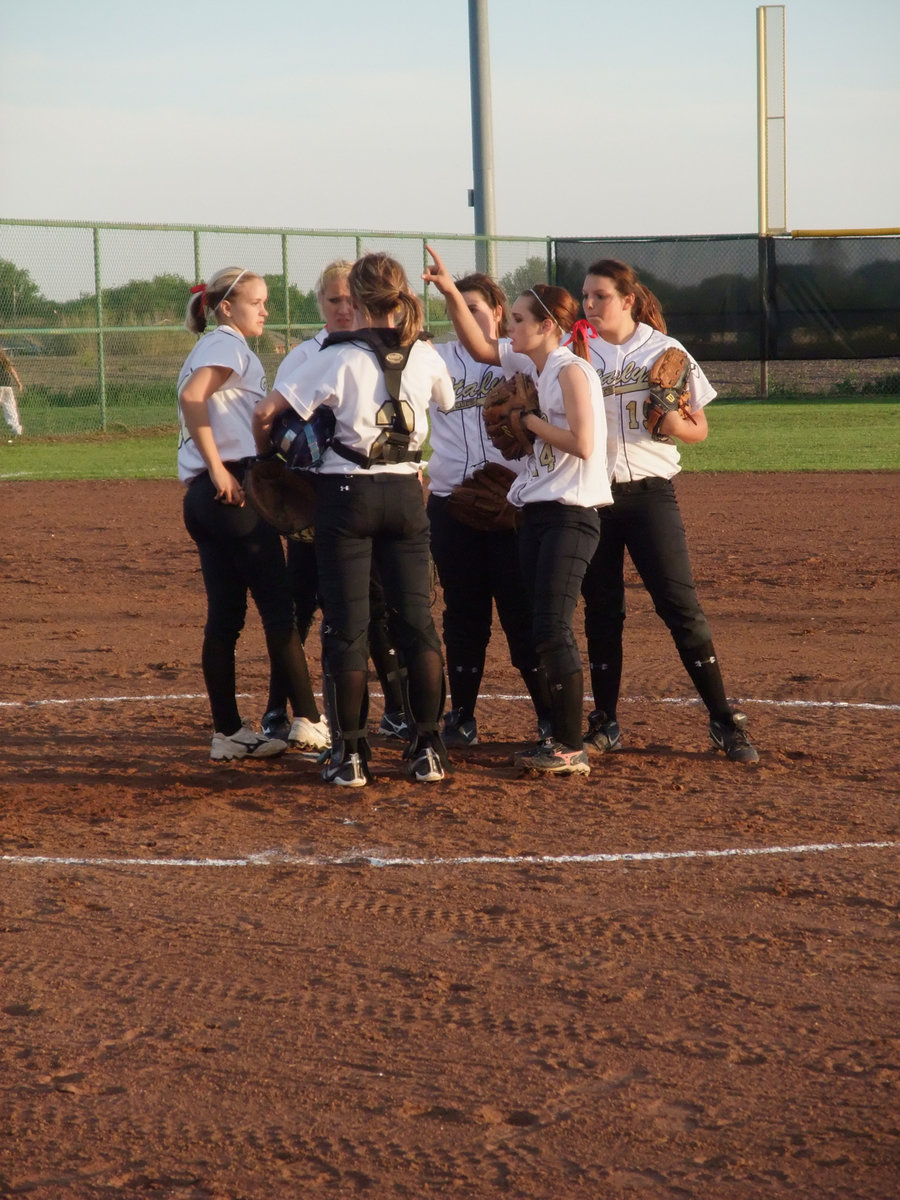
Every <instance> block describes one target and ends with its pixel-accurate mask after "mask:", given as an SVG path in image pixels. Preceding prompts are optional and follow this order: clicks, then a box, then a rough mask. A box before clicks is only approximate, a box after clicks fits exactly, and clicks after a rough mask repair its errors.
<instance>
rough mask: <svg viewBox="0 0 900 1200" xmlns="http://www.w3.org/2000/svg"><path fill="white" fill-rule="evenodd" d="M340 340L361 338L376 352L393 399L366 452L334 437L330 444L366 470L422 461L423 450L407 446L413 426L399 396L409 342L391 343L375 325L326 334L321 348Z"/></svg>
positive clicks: (359, 339)
mask: <svg viewBox="0 0 900 1200" xmlns="http://www.w3.org/2000/svg"><path fill="white" fill-rule="evenodd" d="M343 342H356V343H357V344H358V343H360V342H363V343H364V344H365V345H367V346H368V347H369V348H370V349H371V350H373V351H374V352H375V357H376V358H377V359H378V365H379V366H380V367H381V370H382V372H383V373H384V382H385V386H386V387H387V390H388V395H389V396H390V398H391V400H392V401H393V405H392V408H393V415H392V417H391V423H390V425H389V426H388V427H387V428H386V429H385V430H384V431H383V432H382V433H380V434H379V435H378V437H377V438H376V439H375V441H374V443H373V444H372V449H371V450H370V451H369V453H368V455H365V454H360V453H359V452H358V451H356V450H352V449H351V448H350V447H349V446H345V445H344V444H343V443H342V442H340V441H339V440H338V439H337V438H333V439H332V442H331V445H332V448H333V449H334V450H335V451H337V453H338V454H340V455H341V457H342V458H346V459H348V460H349V461H350V462H352V463H356V465H357V466H359V467H363V468H365V469H366V470H368V469H369V467H371V466H373V465H374V464H375V463H404V462H421V459H422V451H421V450H416V451H412V450H410V448H409V435H410V434H411V433H412V429H411V427H410V425H409V422H408V420H407V417H406V412H405V410H404V405H403V404H402V403H401V400H400V380H401V378H402V376H403V370H404V368H405V366H406V364H407V362H408V361H409V354H410V351H411V350H412V344H410V345H409V346H401V345H400V344H399V342H397V343H395V344H393V345H391V344H390V343H389V342H388V341H387V340H385V338H383V337H382V335H381V333H380V332H379V331H378V330H377V329H356V330H347V331H342V332H340V333H332V334H329V336H328V337H327V338H326V339H325V341H324V342H323V343H322V349H323V350H324V349H325V347H326V346H336V345H340V344H341V343H343Z"/></svg>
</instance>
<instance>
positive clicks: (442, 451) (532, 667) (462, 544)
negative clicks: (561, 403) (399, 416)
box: [428, 272, 550, 746]
mask: <svg viewBox="0 0 900 1200" xmlns="http://www.w3.org/2000/svg"><path fill="white" fill-rule="evenodd" d="M456 286H457V288H458V289H459V291H460V292H461V293H462V297H463V300H464V301H465V304H466V307H467V308H468V310H469V312H470V313H471V314H472V316H473V317H474V319H475V320H476V321H477V323H478V324H479V325H480V327H481V329H482V331H483V333H484V334H485V336H486V337H489V338H494V339H496V338H503V339H506V322H507V314H506V296H505V295H504V294H503V291H502V289H501V288H500V287H499V286H498V284H497V283H495V282H494V280H493V279H491V278H490V276H488V275H484V274H482V273H481V272H475V273H473V274H471V275H466V276H465V277H464V278H462V279H458V280H457V281H456ZM435 350H437V352H438V354H439V355H440V356H441V358H442V359H443V360H444V362H445V363H446V364H447V370H448V371H449V372H450V378H451V379H452V380H453V390H454V392H455V395H456V403H455V404H454V406H453V408H452V409H451V410H450V412H448V413H442V412H440V411H439V410H435V411H434V412H433V413H432V416H431V458H430V459H429V460H428V485H429V486H428V518H429V520H430V522H431V553H432V556H433V558H434V562H435V566H436V567H437V570H438V575H439V577H440V581H441V589H442V591H443V599H444V614H443V632H444V650H445V652H446V655H447V678H448V680H449V685H450V711H449V712H448V713H447V714H446V715H445V717H444V742H445V743H446V745H447V746H472V745H475V744H476V743H477V741H478V727H477V724H476V721H475V705H476V702H477V699H478V689H479V686H480V684H481V678H482V675H483V674H484V665H485V659H486V656H487V646H488V642H489V641H490V637H491V619H492V615H493V607H494V604H496V606H497V616H498V617H499V619H500V624H501V626H502V628H503V632H504V634H505V635H506V641H507V644H508V645H509V652H510V658H511V659H512V663H513V666H515V667H516V668H517V669H518V670H519V672H520V673H521V675H522V679H523V680H524V682H525V686H526V687H527V688H528V691H529V693H530V694H531V698H532V701H533V703H534V707H535V712H536V714H537V719H538V729H539V731H544V730H545V731H547V732H549V726H550V707H549V695H548V692H547V681H546V676H545V675H544V673H543V672H542V671H541V670H540V669H539V667H538V662H537V655H536V653H535V650H534V643H533V641H532V638H531V607H530V605H529V603H528V598H527V595H526V593H525V589H524V587H523V586H522V575H521V571H520V569H519V544H518V541H519V540H518V535H517V533H516V531H515V530H514V529H497V530H475V529H471V528H470V527H469V526H468V525H465V524H463V523H462V522H461V521H458V520H457V519H456V518H455V517H454V516H453V514H452V511H451V508H450V505H449V499H450V496H451V494H452V492H453V489H454V488H455V487H457V486H458V485H459V484H461V483H462V482H463V481H464V480H465V479H466V478H467V477H469V476H470V475H471V474H472V473H473V472H474V471H476V470H477V469H478V468H479V467H482V466H483V465H484V464H485V463H486V462H495V463H499V464H500V465H502V466H504V467H509V466H511V465H515V464H510V463H508V462H507V461H506V459H504V457H503V455H502V454H501V453H500V451H499V450H498V449H497V448H496V447H495V446H494V445H493V444H492V443H491V440H490V438H489V437H488V436H487V433H486V432H485V428H484V420H483V419H482V408H483V405H484V398H485V396H486V395H487V393H488V392H489V391H490V390H491V388H492V387H493V385H494V384H495V383H497V382H498V381H499V380H500V379H502V378H503V372H502V371H501V370H500V369H499V368H498V367H496V366H489V365H486V364H485V363H482V362H478V360H477V359H474V358H473V357H472V355H471V354H470V353H469V352H468V350H467V349H466V348H465V346H464V345H463V344H462V343H461V342H458V341H453V342H444V343H438V344H437V345H435ZM520 465H524V464H520Z"/></svg>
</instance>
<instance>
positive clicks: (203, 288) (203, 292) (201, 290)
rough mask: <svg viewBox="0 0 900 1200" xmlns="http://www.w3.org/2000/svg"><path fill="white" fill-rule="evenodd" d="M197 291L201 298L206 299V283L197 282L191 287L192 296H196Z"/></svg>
mask: <svg viewBox="0 0 900 1200" xmlns="http://www.w3.org/2000/svg"><path fill="white" fill-rule="evenodd" d="M198 292H199V293H200V297H201V299H202V300H203V301H205V300H206V284H205V283H197V284H195V285H194V286H193V287H192V288H191V295H192V296H196V295H197V293H198Z"/></svg>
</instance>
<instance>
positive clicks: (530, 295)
mask: <svg viewBox="0 0 900 1200" xmlns="http://www.w3.org/2000/svg"><path fill="white" fill-rule="evenodd" d="M519 299H520V300H524V301H525V303H526V304H527V305H528V311H529V312H530V313H531V315H532V316H533V317H534V319H535V320H536V321H546V320H547V318H548V317H549V318H550V320H551V321H555V322H556V324H557V326H558V327H559V331H560V334H566V333H570V332H571V331H572V329H573V327H574V326H575V324H576V322H577V320H578V301H577V300H576V299H575V297H574V296H573V295H572V294H571V293H570V292H567V291H566V289H565V288H561V287H552V286H551V285H550V284H549V283H536V284H535V285H534V286H533V287H530V288H529V289H528V291H527V292H520V293H519ZM560 340H561V339H560ZM571 349H572V351H573V352H574V353H575V354H577V355H578V357H579V358H583V359H585V360H586V361H589V360H590V352H589V350H588V348H587V342H586V341H585V340H584V334H583V332H582V333H581V336H576V337H575V338H574V339H573V340H572V343H571Z"/></svg>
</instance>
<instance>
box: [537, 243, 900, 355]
mask: <svg viewBox="0 0 900 1200" xmlns="http://www.w3.org/2000/svg"><path fill="white" fill-rule="evenodd" d="M553 245H554V256H555V261H556V274H557V282H558V283H559V284H561V285H562V286H563V287H566V288H568V289H569V290H570V291H571V292H572V293H573V294H574V295H575V296H580V295H581V287H582V283H583V280H584V275H585V273H586V271H587V270H588V268H589V267H590V266H591V264H592V263H595V262H597V261H598V260H600V259H604V258H615V259H620V260H622V261H623V262H627V263H628V264H629V265H630V266H632V267H634V269H635V270H636V272H637V274H638V276H639V278H640V279H641V281H642V282H643V283H645V284H646V285H647V287H649V288H650V289H651V290H652V291H653V292H655V293H656V295H657V296H658V297H659V299H660V301H661V302H662V306H663V310H664V312H665V315H666V320H667V323H668V325H669V329H670V330H671V332H672V333H673V335H674V336H676V337H678V338H679V339H680V340H681V341H683V342H685V344H686V345H688V346H689V348H690V350H691V352H692V353H693V354H694V356H695V357H696V358H697V359H698V360H701V361H704V362H743V361H747V360H757V361H759V362H769V363H776V362H782V361H798V360H802V361H810V360H816V359H828V360H836V359H854V360H858V359H883V358H896V357H898V356H900V237H897V236H883V237H881V236H862V235H860V236H833V237H826V236H822V237H802V238H792V237H766V238H760V237H756V236H755V235H746V236H744V235H738V236H734V237H688V238H675V237H672V238H622V239H608V240H603V239H590V240H588V239H570V238H558V239H556V240H555V241H554V243H553Z"/></svg>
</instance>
